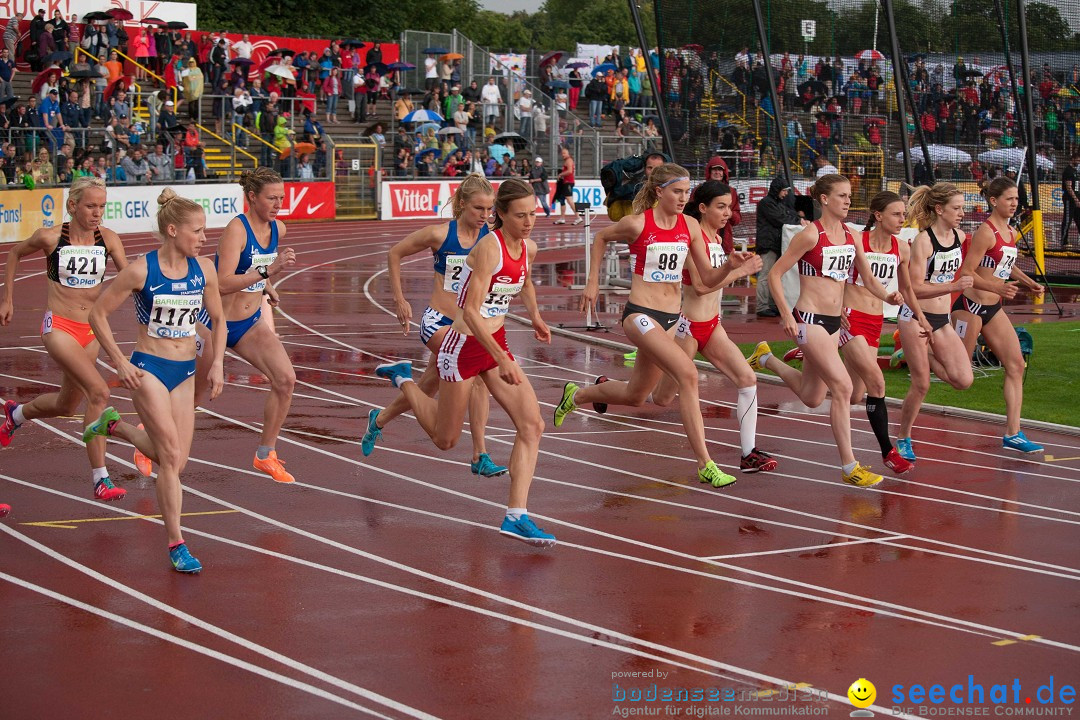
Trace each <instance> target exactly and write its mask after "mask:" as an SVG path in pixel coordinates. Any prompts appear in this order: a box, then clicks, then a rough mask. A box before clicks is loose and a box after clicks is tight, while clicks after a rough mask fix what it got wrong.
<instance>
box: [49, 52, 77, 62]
mask: <svg viewBox="0 0 1080 720" xmlns="http://www.w3.org/2000/svg"><path fill="white" fill-rule="evenodd" d="M73 58H74V56H73V55H72V54H71V53H69V52H68V51H67V50H59V51H57V52H54V53H49V54H48V55H46V56H45V62H47V63H57V64H60V63H62V62H70V61H71V60H72V59H73Z"/></svg>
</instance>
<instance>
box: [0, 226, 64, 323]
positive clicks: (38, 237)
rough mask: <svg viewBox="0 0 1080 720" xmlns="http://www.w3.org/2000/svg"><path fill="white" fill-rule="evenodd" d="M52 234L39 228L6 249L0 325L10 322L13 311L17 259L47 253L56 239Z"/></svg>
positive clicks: (0, 304) (53, 233)
mask: <svg viewBox="0 0 1080 720" xmlns="http://www.w3.org/2000/svg"><path fill="white" fill-rule="evenodd" d="M53 235H55V232H50V231H49V230H46V229H44V228H41V229H39V230H35V231H34V234H33V235H31V236H30V237H28V238H27V239H25V240H23V241H22V242H20V243H15V245H13V246H12V248H11V250H8V256H7V265H5V266H4V293H3V295H2V296H0V325H7V324H8V323H9V322H11V317H12V315H14V313H15V271H16V270H18V267H19V260H21V259H23V258H24V257H26V256H27V255H33V254H34V253H36V252H43V253H45V254H46V255H48V254H49V253H50V252H52V249H53V248H54V247H56V242H57V239H56V238H54V237H53Z"/></svg>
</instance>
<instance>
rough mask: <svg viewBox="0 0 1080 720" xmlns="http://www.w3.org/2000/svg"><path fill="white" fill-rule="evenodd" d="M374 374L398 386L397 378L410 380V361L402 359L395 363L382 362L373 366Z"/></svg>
mask: <svg viewBox="0 0 1080 720" xmlns="http://www.w3.org/2000/svg"><path fill="white" fill-rule="evenodd" d="M375 374H376V375H378V376H379V377H381V378H383V379H385V380H389V381H390V382H391V383H392V384H393V386H394V387H398V382H397V381H398V379H399V378H401V379H404V380H412V363H411V362H409V361H408V360H402V361H401V362H396V363H383V364H382V365H378V366H376V368H375Z"/></svg>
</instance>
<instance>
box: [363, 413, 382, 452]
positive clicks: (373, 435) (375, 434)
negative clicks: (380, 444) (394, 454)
mask: <svg viewBox="0 0 1080 720" xmlns="http://www.w3.org/2000/svg"><path fill="white" fill-rule="evenodd" d="M377 417H379V408H371V410H370V411H369V412H368V415H367V430H365V431H364V437H362V438H360V450H361V451H362V452H363V453H364V457H367V456H368V455H370V454H371V453H373V452H374V451H375V443H376V442H377V441H378V439H379V438H381V437H382V428H380V427H379V426H378V424H377V423H376V422H375V418H377Z"/></svg>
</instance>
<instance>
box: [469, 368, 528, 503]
mask: <svg viewBox="0 0 1080 720" xmlns="http://www.w3.org/2000/svg"><path fill="white" fill-rule="evenodd" d="M522 376H523V377H524V371H523V372H522ZM480 377H481V378H482V381H483V383H484V384H485V385H486V386H487V387H488V389H489V390H490V391H491V396H492V397H494V398H495V402H497V403H499V405H500V406H501V407H502V409H503V410H505V411H506V414H507V415H509V416H510V421H511V422H512V423H514V428H515V429H516V430H517V434H516V435H515V436H514V449H513V450H512V451H511V452H510V499H509V502H508V504H507V507H509V508H527V507H528V505H527V503H528V500H529V486H530V485H531V484H532V480H533V475H534V474H535V472H536V458H537V456H538V455H539V453H540V436H541V435H543V433H544V420H543V418H541V417H540V404H539V403H538V402H537V400H536V393H535V392H534V391H533V387H532V385H531V384H530V383H529V378H528V377H525V379H524V381H523V382H522V383H521V384H520V385H510V384H509V383H507V382H505V381H503V379H502V378H501V377H499V371H498V368H493V369H491V370H488V371H486V372H484V373H482V374H481V375H480ZM459 384H462V385H464V384H466V383H459Z"/></svg>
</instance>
